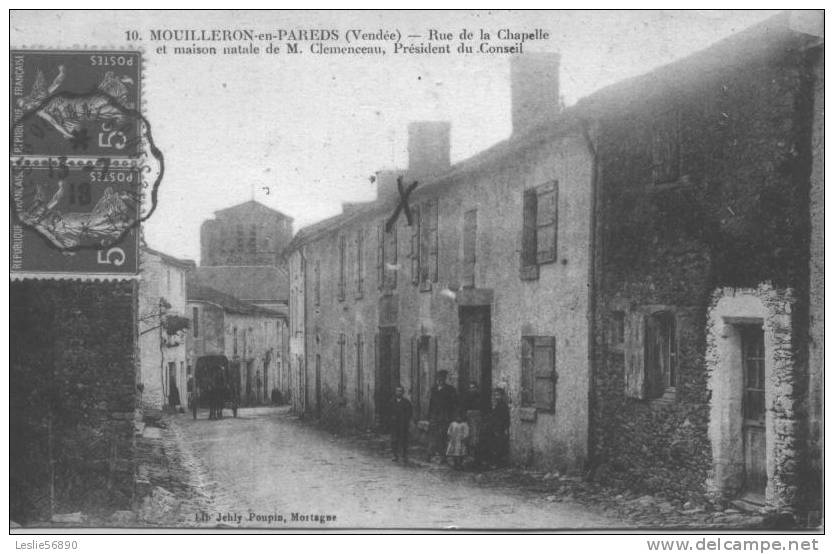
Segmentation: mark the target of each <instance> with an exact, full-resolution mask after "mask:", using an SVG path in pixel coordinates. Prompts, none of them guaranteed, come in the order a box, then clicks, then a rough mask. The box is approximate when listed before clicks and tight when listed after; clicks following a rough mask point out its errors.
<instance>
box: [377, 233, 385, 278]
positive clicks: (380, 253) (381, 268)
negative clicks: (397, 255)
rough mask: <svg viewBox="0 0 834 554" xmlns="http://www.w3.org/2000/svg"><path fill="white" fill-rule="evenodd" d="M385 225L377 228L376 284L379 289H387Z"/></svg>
mask: <svg viewBox="0 0 834 554" xmlns="http://www.w3.org/2000/svg"><path fill="white" fill-rule="evenodd" d="M384 233H385V223H380V224H379V225H378V226H377V228H376V282H377V288H379V289H382V288H384V287H385V234H384Z"/></svg>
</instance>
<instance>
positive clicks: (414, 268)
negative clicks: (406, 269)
mask: <svg viewBox="0 0 834 554" xmlns="http://www.w3.org/2000/svg"><path fill="white" fill-rule="evenodd" d="M412 215H413V217H412V220H411V283H412V284H414V285H416V284H418V283H419V282H420V207H419V206H414V208H412Z"/></svg>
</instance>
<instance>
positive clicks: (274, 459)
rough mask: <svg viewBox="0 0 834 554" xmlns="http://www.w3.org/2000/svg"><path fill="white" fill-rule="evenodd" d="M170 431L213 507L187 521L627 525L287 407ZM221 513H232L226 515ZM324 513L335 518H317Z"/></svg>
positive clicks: (179, 423) (181, 423)
mask: <svg viewBox="0 0 834 554" xmlns="http://www.w3.org/2000/svg"><path fill="white" fill-rule="evenodd" d="M227 413H228V411H227ZM229 415H230V414H229ZM166 433H167V434H169V435H170V436H171V437H172V438H173V440H174V442H175V443H176V444H175V446H176V448H177V449H178V450H179V451H180V452H179V454H180V457H181V459H182V463H183V465H184V466H185V467H186V469H187V471H188V472H189V473H191V476H190V480H191V482H192V483H194V484H196V485H197V486H199V488H200V489H202V492H203V493H205V499H206V500H207V503H208V505H209V506H210V507H209V508H208V509H206V510H205V511H204V512H203V510H199V509H196V508H195V509H194V510H192V511H193V512H195V513H190V512H189V511H188V510H182V511H180V513H179V516H178V518H179V521H177V522H176V523H175V524H176V525H178V526H183V525H186V526H195V527H214V526H228V527H262V528H292V527H320V528H330V529H333V528H345V527H350V528H389V529H391V528H426V529H442V528H453V527H457V528H527V529H531V528H532V529H536V528H539V529H541V528H548V529H554V528H555V529H559V528H564V529H570V528H603V527H607V528H611V527H623V526H624V523H623V522H620V521H615V520H612V519H610V518H606V517H604V516H602V515H598V514H595V513H592V512H589V511H588V509H587V508H585V507H582V506H580V505H578V504H574V503H572V502H563V503H549V502H546V501H544V500H543V499H541V498H540V497H534V496H532V495H530V494H528V493H524V492H519V491H516V490H512V489H509V488H506V489H504V488H501V487H481V486H479V485H478V484H477V483H475V482H473V479H472V475H471V474H468V473H456V472H454V471H451V470H449V469H447V468H445V467H439V466H435V467H429V466H426V465H425V464H421V465H411V466H407V467H406V466H403V465H401V464H397V463H394V462H392V461H391V460H390V456H389V455H388V453H387V452H385V453H384V455H383V453H380V452H373V451H369V450H368V449H367V448H362V447H361V446H359V445H357V444H356V442H355V441H351V440H350V439H346V438H340V437H334V436H332V435H330V434H329V433H327V432H325V431H322V430H319V429H316V428H314V427H312V426H309V425H305V424H303V423H301V422H299V421H297V420H296V419H295V418H294V417H292V416H291V415H289V414H288V413H287V411H286V409H280V408H248V409H241V410H240V412H239V414H238V417H237V418H232V417H227V418H225V419H223V420H222V421H216V422H215V421H209V420H208V419H207V413H206V412H205V411H204V412H202V413H201V414H200V419H198V420H196V421H194V420H192V418H191V416H190V415H178V416H174V417H173V418H172V419H171V420H169V429H167V430H166ZM172 446H173V445H172ZM218 514H221V515H223V516H226V520H225V521H218ZM293 514H297V517H296V518H294V516H293ZM317 516H318V517H322V516H323V518H324V519H327V516H331V517H335V520H333V519H331V520H330V521H324V522H322V521H320V520H319V521H317V520H316V517H317Z"/></svg>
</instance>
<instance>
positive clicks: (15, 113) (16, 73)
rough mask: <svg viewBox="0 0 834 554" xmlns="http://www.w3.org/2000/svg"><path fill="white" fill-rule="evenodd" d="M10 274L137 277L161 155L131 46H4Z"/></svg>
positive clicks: (137, 57)
mask: <svg viewBox="0 0 834 554" xmlns="http://www.w3.org/2000/svg"><path fill="white" fill-rule="evenodd" d="M10 76H11V79H10V86H11V90H10V119H11V122H12V125H11V136H10V140H9V144H10V148H9V166H10V173H11V186H10V205H11V207H12V210H11V211H12V218H11V229H10V231H11V241H12V249H11V250H10V271H11V272H12V273H13V274H18V276H20V275H21V274H25V275H26V276H33V277H36V276H46V275H56V274H58V275H65V274H70V275H75V274H81V275H84V274H91V275H99V274H102V273H107V274H118V275H125V276H129V275H135V274H136V272H137V271H138V263H137V260H136V249H137V247H138V237H139V233H138V232H137V231H136V230H135V228H136V227H138V226H139V224H140V223H141V221H143V220H144V219H147V217H148V216H150V214H151V213H152V212H153V210H154V209H155V207H156V197H157V188H158V186H159V183H160V181H161V178H162V173H163V160H162V154H161V152H160V151H159V150H158V149H157V148H156V146H155V145H154V143H153V140H152V139H151V132H150V124H149V123H148V122H147V120H146V119H145V118H144V117H143V115H142V113H141V109H140V108H141V90H142V88H141V84H142V82H141V80H142V57H141V52H136V51H110V50H101V51H94V50H79V51H73V50H56V51H50V50H13V51H11V52H10Z"/></svg>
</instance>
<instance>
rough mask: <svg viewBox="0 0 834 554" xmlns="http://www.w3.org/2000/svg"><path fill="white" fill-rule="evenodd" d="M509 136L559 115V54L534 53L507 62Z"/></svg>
mask: <svg viewBox="0 0 834 554" xmlns="http://www.w3.org/2000/svg"><path fill="white" fill-rule="evenodd" d="M510 90H511V95H512V111H513V114H512V117H513V134H514V135H519V134H521V133H524V132H525V131H528V130H530V129H532V128H533V127H535V126H536V125H537V124H539V123H541V122H542V121H545V120H548V119H554V118H555V117H556V115H557V114H558V113H559V54H556V53H552V52H536V53H530V54H523V55H520V56H515V57H513V58H512V59H511V60H510Z"/></svg>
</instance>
